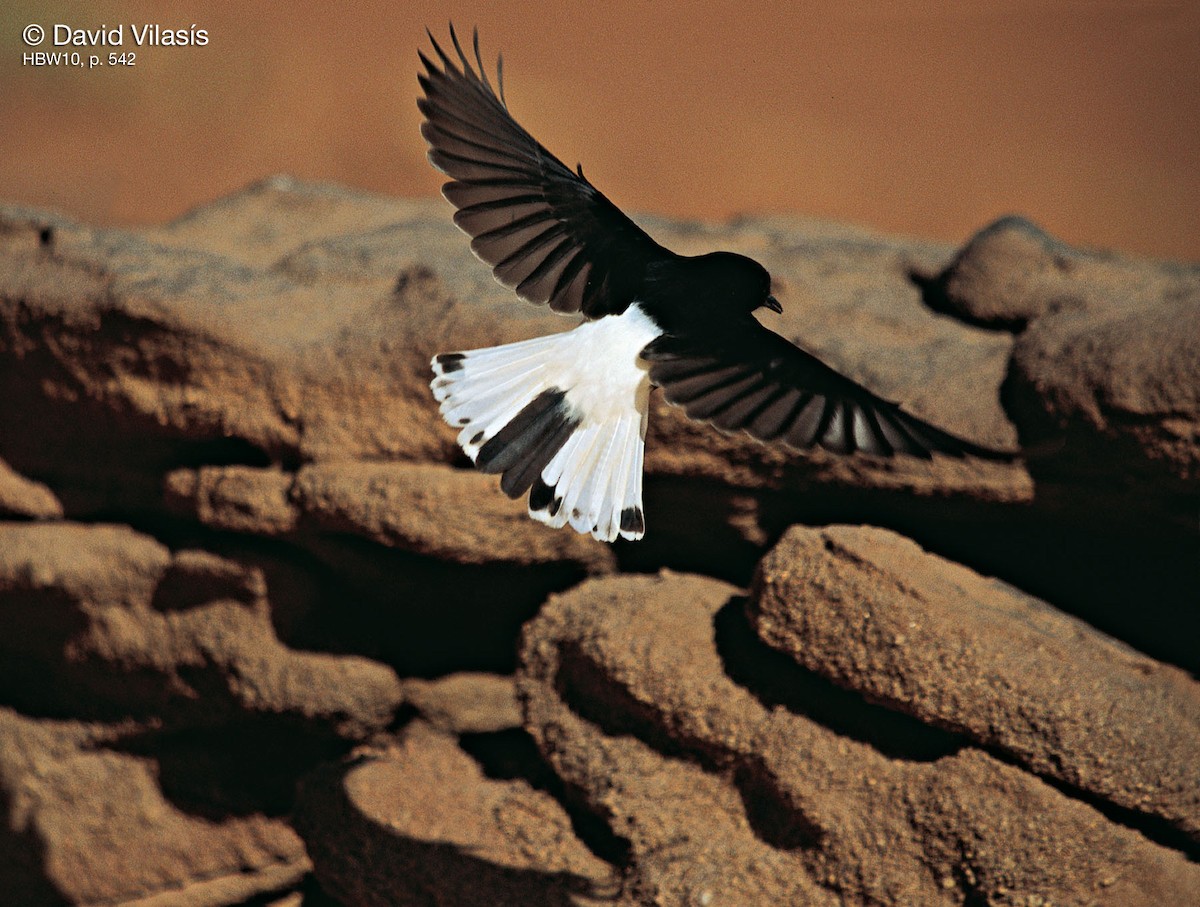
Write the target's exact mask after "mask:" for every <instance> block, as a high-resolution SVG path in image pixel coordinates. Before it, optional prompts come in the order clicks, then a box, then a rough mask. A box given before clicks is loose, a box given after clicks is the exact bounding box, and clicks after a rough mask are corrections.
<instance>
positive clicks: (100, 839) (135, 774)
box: [0, 707, 310, 907]
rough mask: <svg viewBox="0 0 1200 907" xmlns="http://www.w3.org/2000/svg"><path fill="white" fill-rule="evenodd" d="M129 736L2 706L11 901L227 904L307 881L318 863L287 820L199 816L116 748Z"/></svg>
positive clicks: (3, 859) (4, 834)
mask: <svg viewBox="0 0 1200 907" xmlns="http://www.w3.org/2000/svg"><path fill="white" fill-rule="evenodd" d="M128 732H129V728H128V727H119V726H105V725H97V724H84V723H80V722H73V721H46V720H34V719H31V718H27V717H24V716H21V715H18V714H17V713H15V712H13V711H12V710H11V709H7V708H3V707H0V816H2V820H0V878H2V879H3V881H4V898H5V900H6V901H7V902H8V903H11V904H59V903H71V904H116V903H121V904H131V903H135V902H136V903H139V904H141V903H146V904H151V903H153V904H160V903H161V904H166V903H171V904H178V905H181V907H215V905H225V904H236V903H239V902H242V901H248V900H250V899H251V898H254V897H256V896H260V895H267V894H270V893H271V892H275V891H279V890H281V889H283V888H286V887H289V886H291V885H293V884H295V883H296V882H297V881H299V880H300V879H301V878H302V877H303V876H304V874H305V873H306V872H307V871H308V870H309V868H310V864H309V861H308V858H307V856H306V855H305V853H304V847H303V844H302V843H301V841H300V839H299V838H298V837H297V836H296V834H295V832H293V831H292V830H291V828H289V827H288V824H287V823H286V822H285V821H283V820H282V819H279V818H272V817H268V816H264V815H259V814H254V813H249V814H245V815H232V814H228V815H222V816H219V817H213V816H202V815H196V814H193V813H191V812H189V811H188V810H186V809H184V808H181V807H180V806H178V805H176V804H175V803H172V802H171V801H170V800H169V799H167V798H166V797H164V794H163V792H162V790H161V787H160V781H159V778H158V775H157V766H156V764H155V763H154V762H153V761H152V760H149V759H146V758H144V757H141V756H135V755H131V754H129V753H127V752H122V751H121V750H119V749H112V748H110V747H112V746H113V744H114V741H116V740H118V739H119V738H120V737H121V736H122V735H124V734H127V733H128Z"/></svg>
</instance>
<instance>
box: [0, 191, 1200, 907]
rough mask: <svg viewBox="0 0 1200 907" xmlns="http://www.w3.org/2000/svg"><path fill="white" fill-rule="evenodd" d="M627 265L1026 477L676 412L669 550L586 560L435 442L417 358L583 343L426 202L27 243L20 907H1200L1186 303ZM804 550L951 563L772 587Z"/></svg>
mask: <svg viewBox="0 0 1200 907" xmlns="http://www.w3.org/2000/svg"><path fill="white" fill-rule="evenodd" d="M644 223H645V224H646V225H647V227H648V228H649V229H650V230H651V231H652V232H653V233H654V234H655V236H656V237H658V238H659V239H661V240H662V241H663V242H664V243H666V244H667V245H669V246H671V247H672V248H675V249H676V250H678V251H680V252H684V253H695V252H702V251H708V250H711V249H714V248H728V249H734V250H737V251H741V252H744V253H746V254H749V255H752V256H754V257H756V258H758V259H759V260H761V261H762V262H763V263H764V264H766V265H767V266H768V267H769V268H770V269H771V271H772V274H773V275H774V277H775V279H776V282H777V286H776V288H775V292H776V295H777V296H778V297H779V298H780V299H781V300H782V302H783V304H784V307H785V313H784V315H782V316H774V315H772V316H770V319H771V320H770V325H771V326H772V327H775V328H776V329H778V330H779V331H780V332H782V333H784V334H786V335H788V336H789V337H791V338H793V339H795V340H797V341H798V342H800V343H801V344H802V345H803V346H804V347H805V348H807V349H809V350H811V351H813V352H815V353H817V354H819V355H821V356H822V357H823V358H825V359H826V360H828V361H829V362H830V363H831V364H832V365H834V366H836V367H837V368H839V369H841V370H842V371H844V372H845V373H847V374H848V375H850V376H851V377H854V378H856V379H858V380H859V381H862V382H864V383H866V384H867V385H869V386H870V387H871V388H873V389H874V390H876V391H877V392H879V393H880V394H882V395H884V396H886V397H889V398H892V399H896V400H900V401H903V402H904V403H905V404H906V405H907V406H908V407H909V408H910V409H912V410H913V411H914V412H916V413H918V414H919V415H922V416H924V417H926V418H928V419H931V420H932V421H934V422H936V423H938V424H940V425H943V426H945V427H946V428H948V429H950V430H953V431H956V432H959V433H961V434H964V435H966V436H968V437H971V438H974V439H976V440H978V441H981V442H983V443H988V444H992V445H998V446H1013V445H1015V444H1017V443H1018V442H1020V443H1035V444H1038V445H1039V449H1038V455H1037V456H1036V457H1031V458H1030V459H1028V460H1027V461H1026V462H1024V463H1017V464H1011V465H1006V464H994V463H993V464H989V463H979V462H973V461H970V460H966V461H954V460H941V459H939V460H935V461H934V462H932V463H924V462H915V461H909V460H907V459H899V460H895V461H884V460H877V459H873V458H869V457H852V458H837V457H833V456H826V455H823V454H819V453H818V454H812V455H800V454H794V453H785V452H782V451H779V450H774V449H772V448H770V447H767V446H764V445H760V444H758V443H757V442H753V441H751V440H749V439H747V438H744V437H740V436H725V435H721V434H718V433H715V432H714V431H713V430H711V429H709V428H708V427H706V426H702V425H696V424H693V423H690V422H688V421H687V420H686V419H684V418H683V417H682V416H681V415H680V413H679V412H678V411H676V410H675V409H673V408H671V407H668V406H666V405H665V404H662V403H661V401H658V400H657V398H653V399H654V400H655V402H654V403H653V407H654V409H653V412H652V413H651V420H650V425H651V428H650V438H649V448H648V455H647V467H648V477H647V482H646V511H647V522H648V529H649V534H648V536H647V538H646V539H645V540H644V541H642V542H639V543H637V544H626V543H620V544H617V545H614V546H611V547H608V546H603V545H601V544H599V543H596V542H594V541H593V540H591V539H587V538H580V537H578V536H576V535H575V534H573V533H569V532H555V531H550V530H547V529H546V528H545V527H543V526H541V525H539V524H537V523H534V522H533V521H531V520H529V519H528V518H527V517H526V516H525V515H524V506H523V504H522V503H521V502H514V501H509V500H507V499H506V498H505V497H504V496H503V495H502V494H501V493H499V491H498V490H497V488H496V481H495V479H494V478H491V477H487V476H482V475H478V474H476V473H475V472H473V471H472V470H471V469H470V468H469V463H468V462H467V461H466V460H465V458H464V457H463V456H462V454H461V453H460V452H459V451H458V449H457V447H456V445H455V443H454V431H453V430H452V429H450V428H448V427H447V426H445V425H443V424H442V423H441V420H440V419H439V418H438V417H437V414H436V407H435V404H434V401H433V399H432V396H431V394H430V393H429V389H428V384H427V382H428V380H429V377H430V375H429V365H428V363H429V359H430V357H431V356H432V355H433V354H434V353H436V352H443V351H449V350H454V349H466V348H471V347H476V346H484V345H490V344H494V343H499V342H504V341H510V340H518V339H522V338H524V337H528V336H531V335H533V334H538V333H544V332H546V331H552V330H562V329H565V328H568V327H570V326H571V324H572V322H571V321H570V320H569V319H562V318H559V317H557V316H554V315H552V314H550V313H548V312H546V311H545V310H542V309H539V308H536V307H533V306H528V305H523V304H520V303H518V302H516V301H514V300H513V298H512V295H511V294H510V293H509V292H508V291H506V290H504V289H502V288H501V287H499V286H497V285H496V284H495V282H494V281H493V280H492V279H491V277H490V275H489V274H488V272H487V271H486V269H485V268H483V267H482V266H481V265H480V264H479V263H478V262H476V261H475V260H474V259H473V258H472V257H471V256H470V255H469V254H468V252H467V250H466V242H465V240H464V238H463V237H462V235H461V234H460V233H459V232H458V231H457V230H456V229H455V228H454V227H453V226H452V225H451V222H450V219H449V217H448V212H447V210H446V208H445V206H444V205H443V204H442V203H440V202H434V201H402V200H388V199H381V198H374V197H369V196H362V195H356V194H354V193H351V192H348V191H345V190H342V189H339V188H336V187H329V186H313V185H304V184H299V183H295V182H293V181H290V180H287V179H272V180H268V181H265V182H263V183H262V184H259V185H257V186H254V187H251V188H250V189H248V190H246V191H245V192H242V193H239V194H238V195H235V196H233V197H231V198H228V199H224V200H222V201H219V202H216V203H214V204H211V205H208V206H206V207H204V208H202V209H199V210H197V211H195V212H194V213H192V214H190V215H188V216H187V217H184V218H182V219H180V220H179V221H176V222H174V223H172V224H168V225H165V226H162V227H157V228H150V229H142V230H138V231H125V230H102V229H93V228H89V227H87V226H84V225H80V224H77V223H73V222H70V221H68V220H66V219H64V218H62V217H59V216H56V215H54V214H50V213H46V212H38V211H29V210H21V209H14V208H0V614H2V615H3V616H4V618H5V620H6V632H5V633H4V634H2V635H0V725H2V726H0V732H2V733H0V814H2V815H4V816H5V821H4V823H0V829H3V830H0V886H3V890H5V891H16V892H19V893H21V894H22V896H24V895H25V894H28V897H23V902H27V903H31V904H39V903H62V902H64V901H65V902H69V903H87V904H100V903H105V904H109V903H126V902H131V901H132V902H134V903H139V904H144V905H146V907H149V905H158V904H167V903H183V904H211V905H218V904H230V905H232V904H239V903H243V902H246V901H248V900H249V901H251V902H252V903H267V902H268V900H269V899H276V898H281V899H282V901H281V903H288V904H291V905H292V907H299V905H300V904H308V905H310V907H328V905H330V904H331V903H333V902H334V898H331V897H330V895H329V894H327V893H322V892H321V891H320V888H319V886H318V884H317V882H316V881H314V876H315V878H316V879H319V880H321V882H323V883H324V884H325V885H326V886H327V887H328V888H329V889H330V891H332V892H333V894H334V896H335V897H336V899H337V900H338V901H340V902H343V903H346V904H348V905H355V904H360V903H390V902H393V901H396V900H400V901H401V902H405V901H406V900H407V901H414V899H415V902H417V903H425V902H436V903H495V902H499V901H500V900H501V899H503V898H508V899H509V900H510V901H512V902H514V903H588V902H589V901H590V900H593V899H600V900H601V901H605V899H608V900H607V901H605V902H611V903H618V904H629V905H634V904H639V905H640V904H651V903H661V904H667V905H674V904H679V905H685V904H722V903H728V904H738V905H742V904H747V905H749V904H759V903H762V904H768V903H769V904H777V903H795V902H802V903H813V904H822V903H830V904H833V903H837V904H848V905H867V904H875V905H878V904H902V903H921V904H972V905H973V904H984V903H987V904H993V905H997V907H1015V905H1018V904H1021V905H1032V904H1037V903H1041V904H1047V903H1054V904H1090V903H1101V904H1142V903H1145V904H1150V903H1159V902H1161V903H1185V902H1186V898H1187V897H1188V896H1189V895H1190V893H1193V892H1195V891H1197V890H1200V886H1197V884H1196V882H1197V879H1196V865H1197V864H1196V862H1194V861H1196V860H1198V859H1200V847H1198V845H1197V834H1196V832H1197V828H1200V816H1198V813H1200V808H1198V807H1197V803H1196V787H1195V778H1194V774H1195V773H1194V772H1192V773H1190V774H1189V772H1188V769H1189V767H1190V766H1194V765H1196V764H1197V763H1198V762H1200V753H1198V752H1197V747H1196V736H1195V734H1196V711H1195V699H1196V692H1195V681H1194V680H1193V679H1191V678H1189V677H1188V676H1187V674H1185V673H1183V672H1180V671H1177V670H1175V669H1174V668H1172V667H1169V666H1168V665H1165V664H1163V662H1168V663H1174V664H1176V665H1178V666H1179V667H1182V668H1184V669H1185V670H1190V671H1191V672H1193V674H1194V673H1195V672H1197V671H1200V654H1198V653H1200V650H1197V647H1196V646H1195V639H1196V638H1197V637H1198V636H1200V610H1198V609H1197V608H1196V607H1195V604H1196V601H1195V590H1196V588H1200V558H1198V557H1196V551H1197V538H1196V524H1195V514H1196V512H1197V506H1198V504H1197V497H1198V491H1197V486H1196V477H1197V457H1198V456H1200V455H1198V454H1197V450H1198V449H1200V444H1198V442H1197V438H1198V430H1197V425H1198V424H1200V415H1198V406H1197V397H1196V388H1197V387H1200V380H1198V376H1200V370H1198V368H1200V367H1198V365H1197V362H1198V355H1200V354H1198V349H1197V347H1196V344H1195V342H1194V337H1196V336H1200V325H1197V324H1196V318H1197V312H1198V311H1200V305H1198V303H1197V295H1196V285H1197V278H1196V274H1197V272H1196V269H1194V268H1188V267H1185V266H1170V265H1159V264H1150V263H1146V262H1138V261H1135V260H1133V259H1127V258H1124V257H1122V256H1119V255H1107V254H1105V255H1101V254H1097V253H1091V252H1084V251H1080V250H1075V249H1071V248H1070V247H1069V246H1067V245H1066V244H1064V243H1062V242H1060V241H1058V240H1054V239H1052V238H1050V237H1047V236H1045V234H1042V233H1041V232H1040V231H1039V230H1037V228H1035V227H1033V226H1032V225H1029V224H1026V223H1024V222H1020V221H1014V220H1011V219H1010V220H1005V221H1001V222H999V223H997V224H995V225H993V226H992V227H990V228H988V229H985V230H984V231H983V232H981V233H980V234H979V235H978V236H977V237H975V238H974V239H973V240H971V241H970V242H969V243H968V244H967V245H966V246H965V247H964V249H963V250H962V251H960V252H957V253H956V251H955V250H954V249H953V248H951V247H949V246H945V245H940V244H935V243H927V242H921V241H916V240H908V239H899V238H893V237H883V236H879V235H875V234H871V233H867V232H865V231H861V230H857V229H854V228H850V227H844V226H839V225H834V224H826V223H819V222H814V221H805V220H796V219H783V218H747V219H743V220H739V221H737V222H734V223H731V224H726V225H721V226H706V225H697V224H686V223H676V222H667V221H662V220H656V219H650V218H648V219H645V220H644ZM1193 326H1196V327H1197V330H1191V328H1192V327H1193ZM1042 442H1045V443H1042ZM798 523H799V524H809V525H814V526H822V525H827V524H832V523H843V524H844V523H861V524H871V525H876V526H882V527H887V528H889V529H891V530H894V531H897V532H900V533H902V534H903V535H904V536H908V537H911V538H912V539H914V540H915V542H916V543H917V544H919V545H920V546H921V547H922V548H924V549H926V550H928V551H929V552H932V553H930V554H926V553H923V552H922V551H921V550H920V549H918V548H917V547H916V546H915V545H913V544H911V543H909V542H906V541H903V540H902V539H900V538H899V537H897V536H895V535H891V534H885V533H882V532H879V531H867V530H853V529H846V528H838V529H829V530H825V534H821V532H820V531H818V530H808V531H800V530H796V531H794V532H792V533H791V534H789V535H787V536H786V538H785V541H784V542H783V543H782V544H779V545H777V546H775V543H776V542H777V541H778V540H779V539H780V538H781V537H784V534H785V532H787V531H788V529H789V527H792V526H794V525H795V524H798ZM827 543H829V544H827ZM772 546H775V548H774V550H773V552H772V553H771V554H770V556H769V558H768V559H767V560H766V561H765V562H764V563H763V565H762V567H761V568H759V567H758V565H759V563H760V561H761V560H762V559H763V556H764V554H766V553H767V552H768V550H770V549H771V548H772ZM839 546H840V547H839ZM839 552H840V553H839ZM845 552H852V553H853V556H852V557H851V556H849V555H847V554H845ZM935 555H936V556H935ZM960 564H961V565H964V566H959V565H960ZM664 567H666V568H673V569H674V570H676V571H690V572H693V573H700V574H704V577H692V576H683V575H679V574H678V573H676V574H674V575H668V576H665V577H664V578H660V579H654V578H653V577H652V576H651V575H652V574H655V573H657V572H658V571H659V570H660V569H661V568H664ZM967 568H971V569H970V570H968V569H967ZM756 569H757V570H758V574H757V575H758V576H759V582H758V585H757V587H756V589H757V591H756V593H755V597H754V598H752V599H751V600H750V601H749V603H748V606H747V605H746V603H744V602H743V601H742V600H741V599H740V597H739V595H738V593H737V591H736V590H737V589H739V588H744V587H747V586H749V584H750V583H751V580H752V577H753V576H754V575H755V571H756ZM972 570H973V571H974V572H972ZM631 573H632V574H647V575H646V576H630V575H624V574H631ZM613 574H618V575H613ZM977 574H986V575H993V576H997V577H999V578H1000V579H1001V580H1003V581H1004V582H999V581H995V582H993V581H990V580H984V579H981V578H980V576H978V575H977ZM601 577H604V578H601ZM723 581H729V582H731V583H732V584H733V585H727V584H726V583H725V582H723ZM581 582H584V585H582V586H579V585H578V584H579V583H581ZM1014 587H1016V588H1020V589H1021V590H1023V591H1024V592H1025V593H1032V594H1034V595H1037V596H1039V597H1040V599H1042V600H1044V602H1049V603H1050V604H1045V603H1044V602H1039V601H1036V600H1034V599H1032V598H1030V597H1029V596H1028V595H1025V594H1020V593H1017V592H1015V591H1014ZM569 590H573V591H569ZM556 594H557V595H559V597H557V598H551V601H550V603H549V604H547V599H548V597H552V596H554V595H556ZM867 600H873V601H875V602H877V604H875V605H874V606H872V607H873V610H872V614H873V615H874V618H873V622H872V623H869V624H863V623H862V622H861V621H859V620H858V617H857V615H858V614H859V613H860V612H859V611H856V610H855V609H856V608H858V609H861V608H862V607H863V603H864V602H865V601H867ZM1060 609H1061V610H1060ZM1064 612H1065V613H1064ZM539 613H540V616H539ZM1067 614H1070V615H1073V616H1071V617H1069V616H1067ZM748 615H749V616H748ZM1076 618H1082V621H1085V622H1087V624H1091V625H1094V626H1096V627H1099V628H1100V629H1101V630H1103V631H1105V632H1106V633H1107V634H1109V636H1111V637H1113V638H1111V639H1110V638H1108V637H1106V636H1104V635H1102V634H1101V633H1098V632H1096V631H1095V630H1093V629H1091V628H1090V627H1089V626H1087V625H1086V624H1085V623H1083V622H1080V621H1078V620H1076ZM530 619H534V620H533V622H532V623H531V624H529V627H528V630H527V631H526V634H525V643H524V648H523V649H522V648H521V645H520V634H521V627H522V625H523V624H525V623H526V622H528V621H530ZM912 623H915V624H916V625H917V626H916V627H915V628H909V626H908V625H909V624H912ZM901 624H903V626H901ZM884 627H887V628H890V629H891V631H892V632H891V636H890V637H888V636H887V635H886V632H884V631H881V630H880V628H884ZM881 632H882V633H883V634H884V635H880V633H881ZM898 637H902V638H903V641H902V642H899V643H898V642H897V641H896V640H897V638H898ZM1114 640H1118V641H1119V642H1118V641H1114ZM1123 644H1130V645H1132V646H1133V647H1134V648H1135V649H1138V650H1141V651H1142V652H1144V653H1146V654H1145V655H1142V654H1139V653H1138V652H1135V651H1132V650H1129V649H1127V648H1125V646H1124V645H1123ZM518 671H519V682H517V684H516V689H514V674H516V672H518ZM868 703H874V704H868ZM300 779H304V782H303V785H302V789H303V795H302V797H301V798H300V799H299V800H297V794H296V791H297V782H298V781H299V780H300ZM293 810H295V812H294V814H293ZM325 820H328V821H325ZM293 829H298V830H300V831H302V832H303V844H301V842H300V840H299V839H298V838H297V837H296V835H295V833H294V831H293ZM306 850H307V852H308V854H309V856H311V858H312V860H313V863H314V868H313V874H312V875H309V876H307V877H306V878H305V879H304V880H303V881H297V880H298V878H299V876H301V875H302V874H304V873H305V872H306V868H307V867H308V866H309V862H308V859H309V857H307V856H306V855H305V851H306ZM360 854H366V855H367V856H369V859H365V858H364V859H362V860H359V859H358V856H359V855H360ZM1189 858H1190V859H1191V860H1192V861H1193V862H1190V863H1189V862H1188V859H1189Z"/></svg>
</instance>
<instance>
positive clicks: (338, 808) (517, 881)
mask: <svg viewBox="0 0 1200 907" xmlns="http://www.w3.org/2000/svg"><path fill="white" fill-rule="evenodd" d="M296 826H297V828H298V829H299V831H300V834H301V835H302V836H303V837H304V840H305V843H306V845H307V846H308V850H309V853H311V854H312V857H313V863H314V867H315V872H316V875H317V878H318V879H319V880H320V882H321V886H322V888H324V889H325V890H326V891H328V892H330V893H331V894H332V895H333V896H334V897H336V898H337V899H338V900H339V901H340V902H342V903H344V904H346V905H347V907H367V905H379V907H383V905H391V904H410V903H412V904H415V903H431V904H432V903H436V904H439V905H443V907H458V905H461V907H476V905H479V904H495V905H497V907H504V905H512V907H518V905H519V907H524V905H531V904H546V905H563V907H566V905H571V904H577V905H585V904H595V905H599V904H604V903H616V902H615V901H614V900H613V899H612V897H611V896H604V895H605V894H606V893H609V894H611V891H612V890H613V886H614V879H613V876H612V870H611V867H610V866H609V865H608V864H606V863H605V862H603V861H602V860H600V859H598V858H597V857H596V856H594V855H593V854H592V853H591V852H589V851H588V849H587V848H586V847H585V846H584V845H583V844H582V843H581V842H580V841H579V839H578V838H576V836H575V833H574V832H573V831H572V828H571V820H570V818H569V817H568V816H567V814H566V813H565V812H564V811H563V810H562V808H561V807H560V806H559V805H558V803H557V802H556V801H555V800H554V799H552V798H551V797H550V796H548V795H547V794H545V793H543V792H542V791H538V790H534V789H533V788H531V787H530V786H529V785H528V784H526V783H525V782H523V781H493V780H490V779H488V778H487V777H485V776H484V774H483V773H482V771H481V770H480V767H479V766H478V765H477V764H476V763H475V762H474V761H472V760H471V758H470V757H469V756H467V754H466V753H464V752H463V751H462V750H461V749H459V748H458V746H457V745H456V744H455V742H454V739H453V738H452V737H447V736H444V735H442V734H441V733H438V732H436V731H434V730H433V729H432V728H430V727H429V726H427V725H424V724H423V723H421V722H416V723H414V724H412V725H410V726H409V728H408V729H407V730H406V733H405V735H404V738H403V739H402V740H401V741H399V742H398V743H396V744H395V745H393V746H390V747H386V748H382V749H377V750H372V751H368V752H364V753H362V754H361V755H360V756H359V757H358V758H357V759H355V760H354V761H352V762H351V763H349V764H347V765H344V766H336V767H332V768H327V769H324V770H322V771H320V772H317V773H315V774H314V775H313V776H311V777H310V778H309V779H307V780H306V782H305V783H304V786H303V789H302V791H301V794H300V800H299V805H298V807H297V811H296ZM617 887H618V888H619V884H618V885H617ZM621 903H626V902H624V901H622V902H621Z"/></svg>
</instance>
